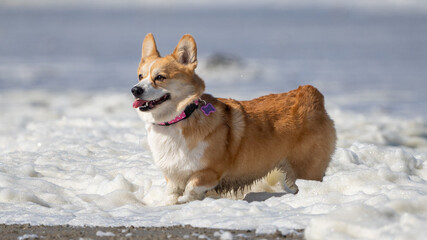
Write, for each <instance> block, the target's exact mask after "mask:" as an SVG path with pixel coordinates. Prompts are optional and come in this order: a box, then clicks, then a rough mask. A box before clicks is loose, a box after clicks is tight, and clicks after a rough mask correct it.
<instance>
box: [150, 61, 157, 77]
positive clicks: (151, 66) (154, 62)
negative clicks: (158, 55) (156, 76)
mask: <svg viewBox="0 0 427 240" xmlns="http://www.w3.org/2000/svg"><path fill="white" fill-rule="evenodd" d="M157 60H159V59H156V60H154V61H153V62H152V63H151V64H150V66H148V79H151V67H152V66H153V65H154V63H156V62H157Z"/></svg>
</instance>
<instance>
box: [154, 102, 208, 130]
mask: <svg viewBox="0 0 427 240" xmlns="http://www.w3.org/2000/svg"><path fill="white" fill-rule="evenodd" d="M200 101H202V102H203V103H204V104H203V105H202V107H201V108H200V109H201V110H202V112H203V113H204V114H205V115H206V116H209V115H210V114H211V113H214V112H216V109H215V107H214V106H213V105H212V104H211V103H208V104H206V102H205V101H204V100H200ZM197 108H199V100H198V99H197V100H195V101H194V102H193V103H191V104H190V105H188V106H187V107H186V108H185V109H184V111H183V112H182V113H181V114H179V115H178V116H176V117H175V118H174V119H172V120H170V121H169V122H162V123H155V124H156V125H160V126H169V125H172V124H175V123H177V122H180V121H182V120H184V119H186V118H188V117H190V115H191V114H192V113H193V112H194V111H195V110H196V109H197Z"/></svg>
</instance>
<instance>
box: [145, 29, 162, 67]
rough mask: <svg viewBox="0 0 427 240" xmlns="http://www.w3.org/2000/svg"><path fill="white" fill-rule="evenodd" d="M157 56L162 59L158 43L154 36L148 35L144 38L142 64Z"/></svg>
mask: <svg viewBox="0 0 427 240" xmlns="http://www.w3.org/2000/svg"><path fill="white" fill-rule="evenodd" d="M151 56H156V57H160V54H159V51H158V50H157V45H156V41H155V40H154V36H153V34H152V33H149V34H147V36H145V38H144V42H143V43H142V56H141V60H142V62H143V61H145V59H147V58H148V57H151Z"/></svg>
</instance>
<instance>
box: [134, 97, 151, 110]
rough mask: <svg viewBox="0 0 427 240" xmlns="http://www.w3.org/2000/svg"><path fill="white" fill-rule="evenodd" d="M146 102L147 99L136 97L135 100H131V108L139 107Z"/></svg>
mask: <svg viewBox="0 0 427 240" xmlns="http://www.w3.org/2000/svg"><path fill="white" fill-rule="evenodd" d="M146 102H148V101H145V100H141V99H137V100H135V102H133V108H139V107H141V106H142V105H144V103H146Z"/></svg>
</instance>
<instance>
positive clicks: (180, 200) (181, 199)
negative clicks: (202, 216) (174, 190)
mask: <svg viewBox="0 0 427 240" xmlns="http://www.w3.org/2000/svg"><path fill="white" fill-rule="evenodd" d="M193 200H195V199H192V198H191V197H190V196H188V195H184V196H181V197H179V198H178V203H179V204H184V203H188V202H191V201H193Z"/></svg>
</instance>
